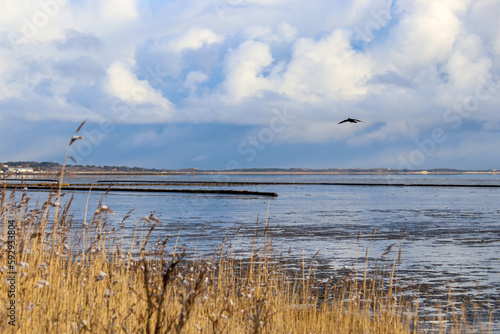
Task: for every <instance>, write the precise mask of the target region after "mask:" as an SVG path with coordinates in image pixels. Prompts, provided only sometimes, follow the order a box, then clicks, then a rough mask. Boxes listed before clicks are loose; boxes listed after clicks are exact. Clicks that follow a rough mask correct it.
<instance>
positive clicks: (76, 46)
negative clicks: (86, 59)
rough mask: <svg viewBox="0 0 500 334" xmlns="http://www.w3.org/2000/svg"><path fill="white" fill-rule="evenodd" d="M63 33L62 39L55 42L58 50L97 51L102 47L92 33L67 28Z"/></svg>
mask: <svg viewBox="0 0 500 334" xmlns="http://www.w3.org/2000/svg"><path fill="white" fill-rule="evenodd" d="M65 35H66V36H65V38H64V40H62V41H57V42H56V47H57V49H58V50H62V51H67V50H76V51H99V50H101V49H102V43H101V41H100V40H99V38H97V37H96V36H95V35H93V34H90V33H82V32H80V31H77V30H74V29H69V30H66V34H65Z"/></svg>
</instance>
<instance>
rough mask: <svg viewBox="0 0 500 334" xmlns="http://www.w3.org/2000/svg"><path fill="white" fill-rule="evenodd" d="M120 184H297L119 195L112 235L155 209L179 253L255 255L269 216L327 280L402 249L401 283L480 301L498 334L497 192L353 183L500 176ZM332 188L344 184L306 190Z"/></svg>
mask: <svg viewBox="0 0 500 334" xmlns="http://www.w3.org/2000/svg"><path fill="white" fill-rule="evenodd" d="M97 180H104V179H103V178H102V177H95V178H89V177H83V178H82V177H78V178H67V179H66V181H65V182H96V181H97ZM116 180H121V181H123V180H134V181H146V180H149V181H167V180H175V181H211V182H212V181H251V182H287V183H296V184H287V185H276V184H274V185H246V186H233V187H224V188H237V189H248V190H258V191H269V192H276V193H278V195H279V196H278V197H277V198H271V199H269V198H266V197H259V196H242V195H236V196H234V195H233V196H230V195H200V194H178V193H175V194H172V193H170V194H169V193H165V194H148V193H120V192H112V193H109V194H108V195H107V198H106V199H105V203H106V205H108V206H109V207H110V208H111V209H112V210H113V211H115V214H114V215H112V216H110V217H109V222H110V224H111V226H113V227H115V228H119V226H120V223H121V221H122V218H123V216H124V215H125V214H126V213H127V212H128V211H129V210H131V209H134V211H133V213H132V215H131V217H130V218H129V219H128V220H127V221H126V224H125V226H126V228H125V231H124V232H125V234H127V235H131V234H132V232H133V230H134V229H135V228H136V227H138V226H139V229H142V228H141V226H143V225H144V223H143V222H141V223H140V224H138V223H137V222H138V221H139V219H140V218H141V217H143V216H148V215H149V214H150V213H151V212H152V211H155V216H157V217H158V218H159V219H160V220H161V221H162V225H161V226H160V227H158V228H157V229H156V230H155V231H154V233H153V238H158V239H159V238H165V237H166V236H167V235H171V236H172V237H171V241H170V243H169V244H170V245H171V247H173V245H174V243H175V241H176V238H177V236H179V244H180V245H181V244H186V246H187V248H188V249H189V250H194V249H196V250H197V251H200V250H202V251H203V253H204V254H210V253H211V252H212V251H213V250H214V249H215V248H216V247H217V246H218V245H220V244H221V242H222V240H223V238H224V236H225V235H226V234H228V233H229V234H230V236H231V237H230V238H229V241H230V243H231V246H232V249H233V250H234V251H235V252H240V253H242V254H245V252H246V253H248V252H249V251H250V248H251V244H252V240H253V235H254V233H255V229H256V226H257V228H258V229H260V233H261V235H262V233H263V229H264V225H265V222H266V217H267V218H268V222H269V226H270V228H271V235H272V237H273V244H274V245H275V247H276V249H277V250H281V251H282V252H283V253H284V254H287V255H288V256H291V257H294V258H298V259H300V258H302V257H305V258H311V257H312V256H314V254H315V253H316V252H317V251H319V253H318V255H317V257H316V259H317V260H318V262H319V263H320V268H321V271H323V274H324V276H327V275H331V274H335V273H338V272H340V271H341V270H344V269H345V267H347V268H353V267H354V266H355V263H356V259H357V261H358V263H363V261H364V259H365V255H366V251H367V249H368V250H369V254H368V260H369V261H370V262H371V263H375V261H376V260H377V259H380V258H381V256H382V254H383V253H384V251H385V250H386V248H387V247H388V246H390V245H392V244H394V243H395V244H396V245H395V246H394V247H393V248H392V250H391V252H390V253H389V254H388V255H387V256H386V259H388V261H392V260H393V259H394V256H395V252H396V251H397V249H398V248H397V247H398V246H399V245H400V246H401V255H402V261H401V264H400V271H399V273H400V276H401V279H402V280H403V281H405V282H406V283H407V284H416V285H420V286H421V289H422V291H423V292H425V294H426V295H427V297H426V299H427V300H434V301H435V302H436V303H437V302H439V301H446V300H447V298H448V293H449V292H450V291H451V293H452V295H453V296H454V297H455V298H456V299H457V300H458V301H475V302H477V303H478V305H479V306H478V307H479V309H480V311H479V312H480V313H481V314H482V315H485V314H486V313H488V312H489V311H491V312H493V314H494V319H495V320H496V323H495V331H500V326H499V322H498V321H499V319H500V300H499V297H498V296H500V247H499V246H500V206H499V203H500V188H479V187H467V188H456V187H415V186H413V187H400V186H385V187H381V186H377V187H373V186H360V185H357V186H353V185H349V184H350V183H372V184H380V183H389V184H391V183H392V184H394V183H398V184H401V183H403V184H458V185H464V184H469V185H474V184H475V185H500V176H498V175H446V176H435V175H415V176H378V175H355V176H338V175H241V176H237V175H231V176H222V175H215V176H212V175H198V176H183V175H176V176H168V177H167V176H161V177H160V176H155V177H151V176H147V177H144V176H143V177H137V176H121V177H116ZM328 182H335V183H346V185H314V184H312V185H311V184H308V185H304V184H300V183H328ZM168 187H169V188H171V187H172V186H168ZM178 187H180V188H182V187H185V186H178ZM203 187H204V186H190V187H189V188H203ZM186 188H187V187H186ZM33 196H34V197H35V198H40V199H41V200H43V199H44V198H45V197H46V193H44V192H33ZM67 196H68V195H66V198H67ZM101 196H102V193H99V192H94V193H92V194H91V196H90V205H89V207H90V208H92V210H90V211H91V213H93V211H94V210H95V208H96V203H97V202H98V200H99V199H100V198H101ZM86 200H87V192H76V193H75V201H74V203H73V204H72V208H73V211H74V212H75V219H76V221H77V222H80V223H81V222H82V221H83V216H84V208H85V203H86ZM268 208H269V209H268ZM257 220H258V221H259V222H260V223H259V224H258V225H256V222H257ZM144 228H145V227H144ZM238 228H239V231H238V233H237V234H236V235H234V234H235V232H236V230H237V229H238ZM375 229H376V231H375V233H373V231H374V230H375ZM450 288H451V290H450ZM430 306H432V305H430ZM425 307H427V305H426V306H425Z"/></svg>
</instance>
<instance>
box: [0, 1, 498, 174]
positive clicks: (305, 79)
mask: <svg viewBox="0 0 500 334" xmlns="http://www.w3.org/2000/svg"><path fill="white" fill-rule="evenodd" d="M498 17H500V3H498V1H494V0H477V1H465V0H443V1H410V0H401V1H385V0H384V1H383V0H375V1H366V0H358V1H351V2H346V1H319V0H313V1H308V2H305V1H284V0H207V1H205V0H197V1H189V0H188V1H157V0H156V1H153V0H151V1H138V0H99V1H97V0H79V1H68V0H41V1H23V0H20V1H15V2H13V1H3V2H1V3H0V140H1V141H2V145H1V146H0V160H1V161H12V160H36V161H61V160H62V158H63V155H64V152H65V147H66V145H67V143H68V141H69V138H70V137H71V136H72V134H73V131H74V130H75V129H76V128H77V126H78V125H79V124H80V123H81V122H82V121H83V120H85V119H86V120H87V124H86V125H85V127H84V129H83V135H84V137H86V138H85V140H82V141H78V142H77V143H76V144H75V145H74V147H73V148H72V153H71V154H72V155H73V156H74V157H75V158H76V159H77V161H78V163H79V164H83V165H87V164H90V165H129V166H141V167H154V168H171V169H177V168H189V167H197V168H201V169H227V168H229V169H230V168H251V167H282V168H287V167H306V168H357V167H358V168H374V167H387V168H439V167H448V168H463V169H490V168H500V155H498V154H496V152H497V151H498V147H500V113H499V111H500V109H499V107H500V61H499V59H500V21H499V20H498ZM347 117H354V118H358V119H361V120H363V121H364V122H363V123H358V124H350V123H347V124H342V125H339V124H337V123H338V122H339V121H341V120H343V119H345V118H347Z"/></svg>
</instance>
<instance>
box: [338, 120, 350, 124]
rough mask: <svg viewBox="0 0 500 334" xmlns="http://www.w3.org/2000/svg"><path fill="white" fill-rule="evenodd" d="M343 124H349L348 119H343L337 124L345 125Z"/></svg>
mask: <svg viewBox="0 0 500 334" xmlns="http://www.w3.org/2000/svg"><path fill="white" fill-rule="evenodd" d="M345 122H349V120H348V119H344V120H343V121H342V122H339V124H342V123H345Z"/></svg>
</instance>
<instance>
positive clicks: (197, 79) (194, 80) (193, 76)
mask: <svg viewBox="0 0 500 334" xmlns="http://www.w3.org/2000/svg"><path fill="white" fill-rule="evenodd" d="M208 78H209V77H208V75H206V74H205V73H203V72H201V71H191V72H189V73H188V74H187V76H186V80H185V81H184V86H186V88H187V89H189V92H190V94H194V93H196V90H197V88H198V84H200V83H202V82H205V81H207V80H208Z"/></svg>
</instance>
